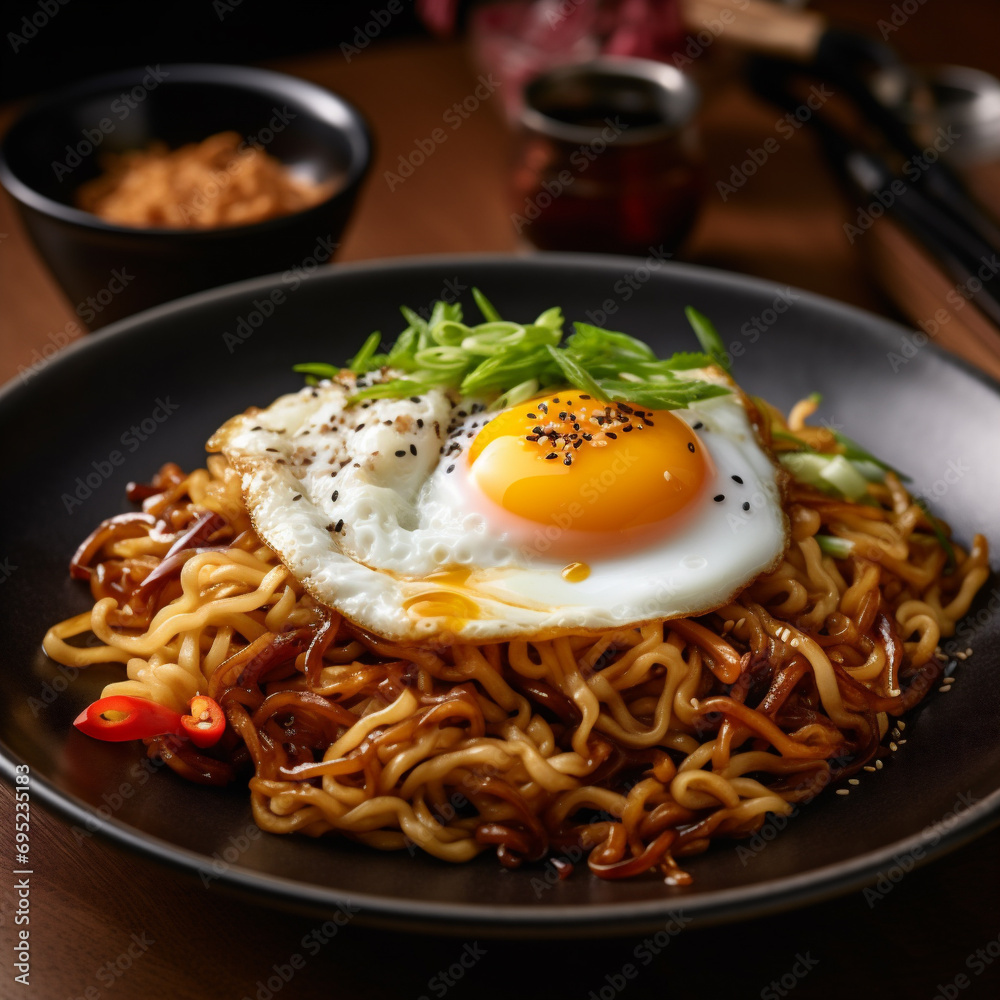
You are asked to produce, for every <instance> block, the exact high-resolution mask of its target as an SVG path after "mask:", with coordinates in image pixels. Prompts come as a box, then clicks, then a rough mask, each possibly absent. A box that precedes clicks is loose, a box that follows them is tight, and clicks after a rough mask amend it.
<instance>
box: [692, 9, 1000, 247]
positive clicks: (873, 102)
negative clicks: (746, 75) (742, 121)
mask: <svg viewBox="0 0 1000 1000" xmlns="http://www.w3.org/2000/svg"><path fill="white" fill-rule="evenodd" d="M744 3H745V5H744V6H743V7H741V8H737V9H734V8H733V6H732V0H683V2H682V16H683V19H684V22H685V24H686V25H687V27H688V29H689V30H696V29H704V28H705V26H706V25H708V24H711V25H720V26H721V28H720V30H721V31H724V37H725V38H726V39H728V40H729V41H731V42H733V43H734V44H737V45H740V46H743V47H744V48H747V49H749V50H751V51H753V52H756V53H760V54H764V55H769V56H772V57H775V58H778V59H781V60H789V61H791V62H794V63H798V64H800V65H801V66H802V67H808V68H809V69H810V70H811V71H812V72H814V73H815V74H816V75H817V76H820V77H822V78H824V79H826V80H829V81H830V82H831V83H835V84H836V85H837V86H838V87H839V88H840V89H842V90H843V91H845V93H846V94H847V96H849V97H850V99H851V100H852V102H853V103H854V105H855V106H856V108H857V109H858V111H859V112H860V113H861V114H862V115H863V117H864V118H865V119H866V121H868V123H869V124H870V125H872V126H873V127H874V128H875V129H877V130H878V132H879V133H880V134H881V136H882V137H883V138H884V139H885V140H886V141H887V142H888V143H889V145H890V146H891V147H892V148H893V149H895V150H896V152H897V153H899V155H900V156H902V157H903V158H904V160H913V158H914V157H917V158H919V159H918V160H917V162H919V164H920V174H919V176H918V177H917V178H915V179H913V180H912V183H913V185H915V186H916V187H919V188H921V189H924V190H926V192H927V193H928V195H930V196H931V197H932V198H934V199H935V200H936V201H937V202H939V203H940V204H941V205H942V206H945V207H946V208H947V209H948V210H950V211H951V212H952V213H953V214H954V215H955V217H956V219H957V220H958V222H959V224H960V225H962V226H964V227H966V228H967V229H969V230H970V231H971V232H973V233H975V234H976V235H977V236H978V238H980V239H982V240H984V241H986V243H988V244H990V245H991V246H993V247H996V246H1000V223H998V222H997V221H996V220H994V219H993V218H991V216H990V214H989V212H988V211H987V210H986V209H985V208H984V207H983V206H982V205H980V204H979V203H978V202H977V201H976V199H975V198H973V197H972V196H971V195H970V194H969V192H968V190H967V189H966V187H965V185H964V183H963V182H962V180H961V178H960V177H959V176H958V175H957V174H956V173H955V172H954V171H953V170H952V169H951V168H950V167H949V166H948V164H947V163H946V162H944V160H943V159H942V158H940V157H936V158H935V159H934V160H931V159H930V158H929V156H928V153H927V150H925V149H922V148H921V147H920V146H919V144H918V143H917V142H916V141H915V140H914V139H913V136H912V135H911V134H910V131H909V128H908V127H907V125H906V123H905V122H903V121H902V120H901V119H900V118H899V116H898V115H897V114H896V113H895V112H894V111H893V110H892V108H890V107H888V106H887V105H886V104H884V103H883V102H882V101H881V100H880V99H879V98H878V96H877V95H876V94H875V93H874V92H873V90H872V87H871V84H870V82H869V79H868V78H867V77H866V73H865V69H866V68H867V67H875V68H877V69H881V70H883V71H896V72H899V73H903V74H909V71H908V70H907V68H906V66H905V65H904V64H903V63H902V61H901V60H900V59H899V57H898V56H897V54H896V53H895V51H894V50H893V49H892V48H891V47H890V46H888V45H886V44H885V43H884V42H881V41H879V40H877V39H874V38H869V37H867V36H865V35H860V34H857V33H856V32H851V31H844V30H841V29H839V28H836V27H832V26H831V25H830V24H829V22H828V20H827V19H826V18H825V17H824V16H823V15H821V14H819V13H817V12H815V11H804V10H797V9H793V8H789V7H785V6H782V5H781V4H778V3H773V2H768V0H744Z"/></svg>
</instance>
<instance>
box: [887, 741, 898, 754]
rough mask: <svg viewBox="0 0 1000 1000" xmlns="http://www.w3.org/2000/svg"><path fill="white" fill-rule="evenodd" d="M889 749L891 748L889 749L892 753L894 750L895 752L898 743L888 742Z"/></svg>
mask: <svg viewBox="0 0 1000 1000" xmlns="http://www.w3.org/2000/svg"><path fill="white" fill-rule="evenodd" d="M889 749H890V750H891V751H892V752H893V753H895V752H896V751H897V750H898V749H899V747H898V745H897V744H895V743H890V744H889Z"/></svg>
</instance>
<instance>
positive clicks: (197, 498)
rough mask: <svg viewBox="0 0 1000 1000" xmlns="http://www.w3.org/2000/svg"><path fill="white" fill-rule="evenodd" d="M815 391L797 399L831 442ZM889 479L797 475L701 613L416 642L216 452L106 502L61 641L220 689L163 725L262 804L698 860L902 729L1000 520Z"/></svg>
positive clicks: (79, 570) (138, 689) (135, 670)
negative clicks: (278, 543) (269, 534)
mask: <svg viewBox="0 0 1000 1000" xmlns="http://www.w3.org/2000/svg"><path fill="white" fill-rule="evenodd" d="M808 409H809V408H808V406H807V405H806V406H805V408H804V409H803V408H802V407H801V406H800V407H799V408H797V410H795V411H793V413H792V416H791V418H790V420H789V423H788V424H783V426H784V427H786V428H790V429H791V430H792V431H794V432H795V434H796V435H798V436H799V437H800V439H802V440H806V441H807V442H808V443H810V444H811V445H813V446H814V447H816V448H823V447H825V446H826V444H827V443H828V442H824V440H823V435H824V434H825V433H827V432H824V431H822V430H820V429H816V428H809V427H806V426H805V425H804V424H803V418H804V416H806V415H808ZM772 444H773V446H774V447H775V448H776V449H780V448H781V444H780V441H778V442H773V443H772ZM870 494H871V496H872V497H873V498H874V500H875V501H876V503H874V504H871V505H869V504H864V503H856V502H851V501H846V500H836V499H833V498H831V497H830V496H828V495H826V494H824V493H820V492H819V491H817V490H815V489H813V488H811V487H807V486H803V485H800V484H798V483H795V482H793V483H792V484H791V485H790V486H789V489H788V494H787V498H786V510H787V512H788V515H789V518H790V522H791V540H790V544H789V548H788V550H787V552H786V553H785V557H784V560H783V561H782V563H781V564H780V565H779V566H778V568H777V569H776V570H775V571H774V572H772V573H770V574H768V575H766V576H764V577H762V578H760V579H758V580H757V581H756V582H755V583H753V584H752V585H751V586H750V587H749V588H747V589H746V590H745V591H744V592H743V593H742V594H741V595H740V596H739V598H738V599H737V600H734V601H733V602H732V603H730V604H728V605H727V606H725V607H722V608H719V609H718V610H717V611H715V612H714V613H711V614H708V615H704V616H702V617H700V618H699V619H697V620H695V619H681V620H667V621H662V622H655V623H652V624H648V625H644V626H642V627H640V628H632V627H630V628H625V629H622V630H620V631H614V632H606V633H603V634H600V635H597V636H594V635H565V636H562V637H559V638H553V639H547V640H545V641H533V640H530V639H527V640H524V639H522V640H514V641H509V642H503V643H496V644H487V645H480V646H475V645H443V646H438V647H430V646H426V647H415V646H407V645H401V644H394V643H391V642H387V641H384V640H382V639H380V638H379V637H377V636H374V635H371V634H368V633H366V632H364V631H363V630H361V629H360V628H358V627H356V626H355V625H353V624H352V623H351V622H350V621H347V620H345V619H343V618H342V617H341V616H339V615H338V614H337V613H336V612H335V611H332V610H330V609H328V608H325V607H323V606H321V605H319V604H317V603H316V602H315V601H314V600H313V599H312V598H311V597H310V596H309V595H308V594H307V593H306V592H305V590H304V589H303V587H302V586H301V585H300V584H299V583H298V582H297V581H296V580H295V579H294V578H293V577H292V576H291V574H290V573H289V572H288V570H287V569H286V568H285V567H284V566H283V565H282V564H281V563H280V561H279V560H278V559H277V557H276V556H275V554H274V553H273V552H272V551H271V550H270V549H269V548H268V547H267V546H266V545H265V544H263V543H262V542H261V540H260V539H259V538H258V537H257V535H256V534H255V532H254V530H253V526H252V524H251V521H250V518H249V515H248V513H247V511H246V508H245V507H244V505H243V501H242V498H241V495H240V483H239V476H238V475H237V474H236V473H235V472H234V470H233V469H231V468H230V467H229V466H228V465H227V464H226V462H225V460H224V459H223V458H221V457H219V456H211V457H210V458H209V459H208V462H207V468H206V469H198V470H196V471H194V472H192V473H190V474H185V473H183V472H182V471H181V470H180V469H179V468H178V467H177V466H175V465H166V466H164V467H163V469H162V470H161V471H160V472H159V474H158V475H157V476H156V477H155V479H154V481H153V483H152V484H151V485H149V486H132V487H130V498H131V499H133V500H141V501H142V508H143V509H142V512H141V513H140V512H136V513H132V514H123V515H119V516H117V517H112V518H110V519H109V520H107V521H105V522H104V523H103V524H102V525H101V526H100V527H99V528H98V529H97V530H96V531H95V532H94V533H93V534H92V535H91V536H90V538H88V539H87V540H86V541H85V542H84V543H83V545H81V547H80V549H79V550H78V552H77V555H76V556H75V557H74V560H73V563H72V567H71V569H72V573H73V575H74V576H77V577H79V578H81V579H87V580H88V581H89V585H90V589H91V592H92V594H93V598H94V602H95V603H94V605H93V609H92V610H91V611H87V612H85V613H83V614H80V615H77V616H75V617H73V618H70V619H68V620H66V621H64V622H61V623H60V624H58V625H56V626H54V627H53V628H52V629H50V630H49V632H48V633H47V635H46V636H45V641H44V647H45V650H46V652H47V653H48V654H49V656H51V657H52V658H53V659H55V660H56V661H58V662H59V663H62V664H65V665H67V666H73V667H86V666H88V665H90V664H94V663H106V662H119V663H122V664H124V665H125V667H126V671H127V676H128V679H127V680H121V681H117V682H115V683H112V684H110V685H108V686H107V687H106V688H105V690H104V694H105V695H113V694H124V695H134V696H139V697H142V698H148V699H151V700H153V701H156V702H159V703H161V704H163V705H166V706H169V707H171V708H173V709H175V710H177V711H181V710H183V708H184V705H185V704H186V703H187V702H188V700H189V699H190V698H191V697H192V696H193V695H195V694H196V693H207V694H209V695H210V696H211V697H213V698H215V699H216V700H217V701H218V702H219V704H220V705H221V706H222V707H223V709H224V711H225V714H226V718H227V721H228V728H227V732H226V735H225V737H224V738H223V740H222V742H221V743H219V744H218V745H217V746H216V747H214V748H213V749H212V750H211V751H199V750H198V749H197V748H196V747H194V746H193V745H191V744H190V743H187V742H185V741H183V740H179V739H177V738H175V737H170V736H163V737H156V738H153V739H149V740H147V741H146V743H147V748H148V753H149V754H150V755H151V756H159V757H161V758H162V759H163V760H164V761H165V762H166V763H167V764H168V765H169V766H170V767H171V768H172V769H173V770H174V771H176V772H177V773H178V774H180V775H181V776H183V777H184V778H187V779H190V780H192V781H197V782H204V783H209V784H226V783H229V782H232V781H237V780H241V779H245V776H246V775H250V777H249V787H250V793H251V802H252V809H253V817H254V820H255V822H256V823H257V825H258V826H259V827H260V828H261V829H263V830H265V831H269V832H271V833H291V832H299V833H304V834H308V835H310V836H319V835H322V834H325V833H327V832H328V831H337V832H339V833H340V834H343V835H346V836H349V837H352V838H354V839H355V840H358V841H362V842H364V843H366V844H368V845H370V846H372V847H375V848H379V849H400V848H404V847H407V846H409V845H411V844H415V845H417V846H418V847H420V848H422V849H423V850H424V851H426V852H428V853H429V854H431V855H434V856H435V857H437V858H441V859H443V860H446V861H453V862H459V861H466V860H469V859H470V858H472V857H474V856H475V855H477V854H479V853H480V852H482V851H484V850H487V849H491V848H492V849H493V850H495V851H496V854H497V856H498V858H499V860H500V862H501V863H502V864H504V865H506V866H510V867H513V866H517V865H519V864H521V863H522V862H525V861H528V862H531V861H538V860H540V859H542V858H544V857H546V856H547V855H548V854H550V853H552V854H559V853H560V852H564V851H566V850H567V849H569V848H571V847H576V848H577V849H578V850H580V851H582V852H584V853H586V854H587V855H588V865H589V868H590V870H591V871H592V872H593V873H594V874H596V875H598V876H600V877H602V878H609V879H610V878H622V877H627V876H634V875H637V874H639V873H641V872H645V871H649V870H651V869H652V870H659V871H660V872H662V873H663V874H664V875H665V876H666V877H667V878H668V880H669V881H673V882H675V883H680V884H683V883H685V882H686V881H688V880H689V877H688V876H687V875H686V873H684V872H683V870H682V869H681V868H680V867H679V866H678V861H677V859H682V858H684V857H686V856H689V855H692V854H696V853H698V852H701V851H704V850H705V849H706V848H707V847H708V845H709V843H710V842H711V841H712V840H713V839H714V838H722V837H739V836H748V835H751V834H753V833H754V832H755V831H757V830H758V829H759V828H760V827H761V825H762V824H763V822H764V819H765V816H766V814H767V813H769V812H770V813H777V814H788V813H789V812H791V811H792V809H793V807H794V805H795V803H797V802H801V801H803V800H808V799H810V798H812V797H813V796H814V795H816V793H817V792H818V791H820V790H821V789H822V788H824V787H825V786H826V785H828V784H830V783H831V782H833V781H837V780H841V779H844V778H846V777H848V776H849V775H851V774H853V773H854V772H855V771H857V770H858V769H859V768H861V767H862V766H864V765H865V764H867V763H868V762H870V761H871V760H872V759H873V758H874V757H876V756H877V754H878V752H879V746H880V741H881V739H882V737H883V736H884V735H885V733H886V731H887V729H888V728H889V726H890V723H889V721H888V719H889V717H890V716H898V715H900V714H902V713H903V712H905V711H907V710H908V709H910V708H912V707H913V706H914V705H915V704H916V703H917V702H918V701H920V699H921V698H922V697H923V696H924V695H925V694H926V693H927V691H928V690H929V689H930V687H931V686H932V685H933V684H934V682H935V680H936V679H937V678H938V676H939V675H940V673H941V671H942V666H943V665H942V663H941V662H940V660H939V659H938V657H936V656H935V651H936V650H937V648H938V643H939V641H940V639H941V638H942V637H947V636H949V635H951V634H952V633H953V632H954V629H955V624H956V622H957V621H958V620H959V619H960V618H961V617H962V616H963V615H964V614H965V613H966V612H967V611H968V609H969V606H970V603H971V601H972V599H973V597H974V595H975V593H976V591H977V590H978V589H979V588H980V587H981V586H982V584H983V583H984V582H985V580H986V579H987V577H988V575H989V566H988V551H987V544H986V540H985V538H984V537H983V536H981V535H976V536H975V537H974V538H973V540H972V544H971V548H970V549H969V550H968V551H965V550H962V549H960V548H958V547H957V546H956V547H955V548H954V566H950V565H946V563H947V562H948V559H949V557H948V554H947V553H946V550H945V548H944V547H943V546H942V545H941V544H940V542H939V540H938V538H937V537H936V536H935V533H934V530H933V529H934V528H935V525H934V524H933V523H932V522H931V520H930V518H929V515H928V514H927V513H926V512H925V511H924V509H923V508H922V507H921V506H920V505H918V504H917V503H915V502H914V501H913V499H912V498H911V497H910V495H909V494H908V492H907V490H906V489H905V488H904V486H903V485H902V483H901V482H900V480H899V478H898V477H896V476H895V475H893V474H892V473H889V474H887V475H886V478H885V482H884V483H883V484H873V485H872V486H871V488H870ZM821 533H822V534H823V535H827V536H830V535H832V536H834V537H839V538H842V539H846V540H849V541H851V542H853V547H852V548H851V551H850V554H849V555H848V556H847V557H846V558H836V559H835V558H832V557H831V556H829V555H826V554H824V552H823V551H822V549H821V547H820V544H819V543H818V542H817V537H816V536H817V535H819V534H821ZM95 643H96V644H95ZM559 870H560V872H561V873H565V872H566V871H567V866H566V865H562V864H561V865H560V868H559Z"/></svg>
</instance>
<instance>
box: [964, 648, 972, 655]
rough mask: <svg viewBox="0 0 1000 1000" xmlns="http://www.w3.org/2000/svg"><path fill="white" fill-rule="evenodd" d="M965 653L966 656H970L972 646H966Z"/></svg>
mask: <svg viewBox="0 0 1000 1000" xmlns="http://www.w3.org/2000/svg"><path fill="white" fill-rule="evenodd" d="M965 655H966V656H972V647H971V646H968V647H966V650H965Z"/></svg>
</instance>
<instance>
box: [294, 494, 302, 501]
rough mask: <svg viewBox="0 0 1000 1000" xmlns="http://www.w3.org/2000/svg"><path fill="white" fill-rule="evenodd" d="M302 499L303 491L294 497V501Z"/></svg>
mask: <svg viewBox="0 0 1000 1000" xmlns="http://www.w3.org/2000/svg"><path fill="white" fill-rule="evenodd" d="M301 499H302V494H301V493H296V494H295V496H293V497H292V500H293V501H294V500H301Z"/></svg>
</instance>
